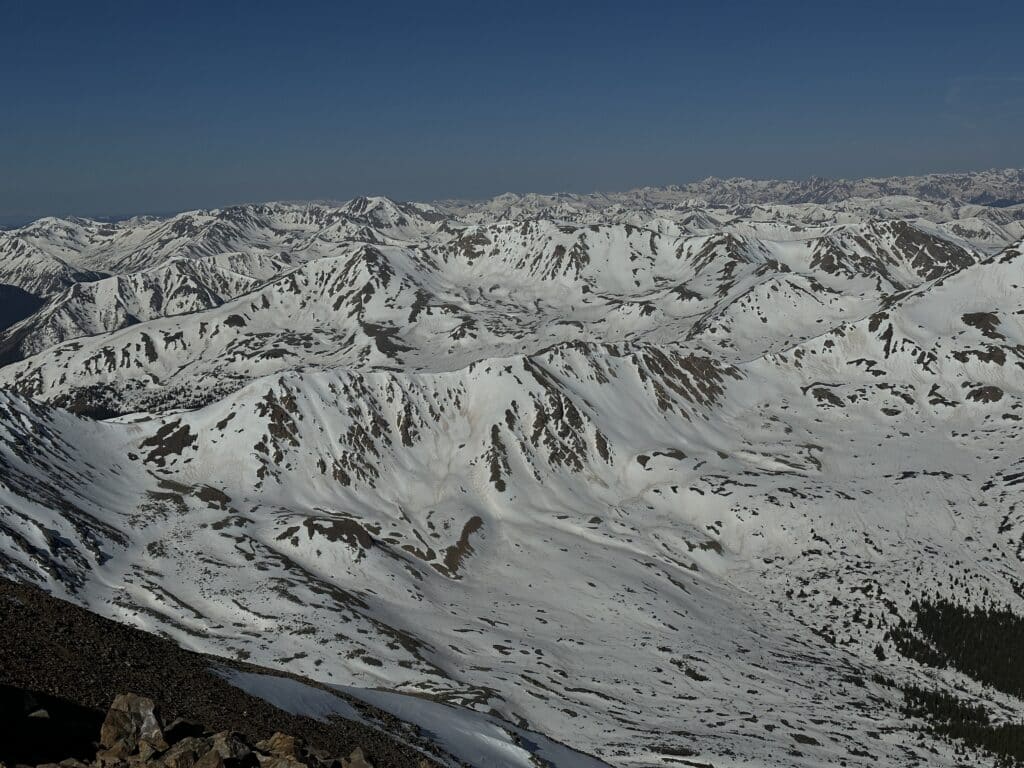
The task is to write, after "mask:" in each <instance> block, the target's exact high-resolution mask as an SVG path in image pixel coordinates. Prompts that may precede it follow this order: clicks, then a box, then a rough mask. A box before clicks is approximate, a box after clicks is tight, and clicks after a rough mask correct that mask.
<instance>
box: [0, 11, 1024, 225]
mask: <svg viewBox="0 0 1024 768" xmlns="http://www.w3.org/2000/svg"><path fill="white" fill-rule="evenodd" d="M1022 32H1024V2H1022V1H1021V0H1017V2H1000V1H998V0H992V1H989V2H984V1H983V0H979V1H977V2H958V3H952V2H942V0H934V1H933V2H902V3H901V2H898V1H897V0H889V2H874V1H872V0H868V1H867V2H865V1H858V2H852V1H850V2H832V1H831V0H821V1H820V2H816V3H800V2H787V1H786V0H776V2H767V1H766V2H727V1H726V0H718V1H717V2H682V0H677V1H675V2H656V1H654V0H651V1H650V2H644V1H643V0H635V1H634V2H627V1H626V0H620V1H619V2H614V3H612V2H602V1H601V0H588V1H587V2H556V1H555V0H549V1H548V2H530V1H529V0H518V1H517V2H508V3H505V2H498V1H496V0H479V1H478V2H443V1H442V0H436V1H435V2H390V3H389V2H380V1H376V2H375V1H363V2H342V1H341V0H338V1H337V2H329V3H328V2H323V3H320V2H301V0H297V1H296V2H283V1H281V0H279V1H278V2H272V3H271V2H260V1H259V0H249V1H247V2H237V3H236V2H226V1H225V2H215V1H214V0H209V1H208V2H203V3H193V2H185V1H176V2H170V1H167V2H156V1H155V0H148V1H147V2H127V1H125V2H103V1H102V0H90V1H89V2H85V1H84V0H80V1H76V2H60V3H58V2H47V1H46V0H0V222H2V221H4V220H7V221H11V220H15V219H19V218H27V217H33V216H36V215H43V214H51V213H52V214H70V213H74V214H112V213H133V212H166V211H172V210H179V209H183V208H191V207H200V206H216V205H223V204H228V203H234V202H242V201H252V200H269V199H299V198H337V199H344V198H348V197H351V196H354V195H357V194H387V195H391V196H393V197H397V198H402V199H433V198H440V197H455V196H462V197H481V196H486V195H492V194H497V193H500V192H503V191H508V190H511V191H527V190H535V191H545V192H554V191H592V190H595V189H603V190H619V189H624V188H629V187H633V186H639V185H644V184H670V183H675V182H685V181H688V180H692V179H697V178H702V177H704V176H708V175H717V176H731V175H744V176H755V177H765V176H773V177H786V178H797V177H805V176H809V175H822V176H847V177H850V176H864V175H875V174H901V173H917V172H925V171H930V170H954V169H972V168H988V167H1004V166H1021V165H1024V56H1022V55H1021V42H1022V39H1024V36H1022Z"/></svg>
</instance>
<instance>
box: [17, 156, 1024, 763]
mask: <svg viewBox="0 0 1024 768" xmlns="http://www.w3.org/2000/svg"><path fill="white" fill-rule="evenodd" d="M1022 238H1024V171H1016V170H1013V171H988V172H980V173H965V174H946V175H941V174H940V175H930V176H925V177H913V178H890V179H866V180H861V181H849V182H847V181H828V180H821V179H814V180H810V181H799V182H789V181H774V182H773V181H749V180H742V179H730V180H718V179H708V180H705V181H702V182H698V183H694V184H689V185H686V186H679V187H668V188H644V189H638V190H634V191H631V192H627V193H622V194H607V195H606V194H592V195H570V194H563V195H535V194H528V195H518V194H515V195H514V194H507V195H502V196H500V197H497V198H494V199H491V200H487V201H483V202H467V201H441V202H434V203H431V204H420V203H399V202H394V201H392V200H390V199H386V198H376V197H374V198H358V199H355V200H351V201H349V202H347V203H344V204H333V203H268V204H263V205H244V206H238V207H233V208H226V209H222V210H209V211H192V212H188V213H182V214H179V215H175V216H172V217H169V218H152V217H138V218H133V219H128V220H124V221H117V222H113V223H108V222H100V221H93V220H86V219H58V218H46V219H40V220H38V221H35V222H33V223H31V224H29V225H27V226H24V227H21V228H19V229H13V230H7V231H3V232H0V284H3V285H0V299H2V303H3V307H2V310H0V312H2V314H0V317H2V322H0V327H3V330H0V573H2V574H3V575H5V576H7V577H8V578H10V579H14V580H16V581H19V582H24V583H27V584H31V585H36V586H38V587H41V588H42V589H44V590H45V591H47V592H49V593H51V594H52V595H55V596H57V597H60V598H63V599H65V600H69V601H71V602H74V603H77V604H79V605H81V606H83V607H85V608H88V609H89V610H90V611H92V612H94V613H96V614H100V615H101V616H103V617H107V618H111V619H115V620H116V621H118V622H122V623H125V624H129V625H134V626H135V627H138V628H141V629H144V630H146V631H148V632H151V633H156V634H160V635H163V636H164V637H166V638H170V639H171V640H173V641H175V642H176V643H177V644H179V645H180V646H182V647H183V648H185V649H188V650H191V651H201V652H204V653H210V654H215V655H218V656H221V657H225V658H226V659H231V660H233V661H234V662H237V661H246V662H249V663H252V664H258V665H262V666H264V667H269V668H276V669H281V670H285V671H287V672H289V673H293V674H296V675H301V676H302V677H304V678H307V679H309V680H313V681H317V682H318V683H322V684H326V685H329V686H337V687H338V690H339V691H345V692H346V694H347V695H351V696H356V697H363V698H364V699H365V700H367V701H370V702H371V703H373V704H374V705H375V706H378V707H381V708H383V709H387V708H388V707H387V706H386V705H385V703H386V702H392V703H393V702H394V701H399V700H400V701H402V702H406V703H404V704H395V705H394V712H395V714H396V715H397V716H398V717H399V718H403V719H404V718H407V717H412V716H413V715H416V716H418V717H420V720H422V721H423V722H427V721H426V720H425V719H424V718H425V717H426V716H425V715H423V714H422V712H421V710H419V709H417V708H416V707H413V706H410V705H409V704H408V702H421V701H422V702H427V701H429V702H433V703H434V704H436V705H437V706H436V707H435V709H432V710H431V712H432V713H433V714H432V715H431V718H432V719H430V721H429V722H430V723H431V724H429V725H424V726H423V727H424V728H426V729H427V730H429V731H431V732H433V733H435V734H438V735H439V738H440V737H441V736H442V735H443V733H444V728H442V727H440V726H438V724H437V720H438V718H439V717H440V716H439V715H437V712H447V713H449V715H448V717H449V718H450V722H451V723H453V725H452V726H451V730H452V732H463V731H466V730H467V729H468V730H472V729H473V728H480V729H484V726H483V725H480V724H481V723H486V724H487V725H486V729H491V730H489V731H487V733H490V732H491V731H493V732H495V733H497V732H501V733H503V734H505V735H506V736H508V740H507V742H501V748H500V749H494V750H492V752H489V753H487V754H489V755H492V757H489V758H487V760H486V761H484V760H482V759H481V760H480V761H479V762H477V763H474V759H473V757H472V756H469V757H465V756H463V757H462V760H463V761H464V762H465V763H467V764H471V765H472V764H475V765H479V766H483V765H487V766H492V765H493V766H499V765H500V766H504V765H508V766H513V765H515V766H518V765H535V766H553V767H554V768H566V767H567V766H584V765H586V766H596V765H599V764H601V763H604V764H607V765H610V766H621V767H622V768H627V767H639V766H680V765H683V766H686V765H688V766H706V765H712V766H715V767H716V768H723V767H724V766H807V767H810V766H825V765H836V766H851V767H852V766H879V765H883V766H897V765H929V766H954V765H970V764H975V765H976V764H979V763H982V762H983V761H985V760H989V761H990V762H991V759H990V758H991V754H992V752H991V751H986V750H987V749H988V747H987V746H986V744H985V743H983V742H984V739H985V738H988V737H987V736H984V734H988V733H1009V732H1011V731H1012V729H1013V728H1017V727H1019V724H1020V722H1021V720H1022V718H1024V700H1022V699H1021V698H1020V696H1019V695H1018V694H1022V695H1024V689H1022V690H1021V691H1017V690H1016V689H1014V688H1013V687H1012V686H1010V685H1008V684H1006V682H1005V681H1006V679H1008V678H1006V677H1005V676H998V675H997V676H995V677H993V675H992V674H990V672H989V671H986V670H988V669H989V668H988V667H987V666H985V667H984V669H981V668H980V667H978V665H974V666H972V664H971V663H970V660H969V659H968V660H965V659H964V658H962V657H961V656H962V654H961V656H957V655H956V653H955V652H953V651H949V649H948V648H947V645H948V643H947V644H946V645H944V643H945V636H944V635H943V634H942V632H941V630H936V628H935V626H933V625H936V624H938V625H942V626H952V624H953V622H954V620H955V619H956V620H959V619H957V617H960V618H962V617H964V616H974V617H975V618H976V619H977V621H976V622H975V623H974V624H971V623H970V622H966V623H965V625H964V626H967V627H975V629H976V628H977V626H978V624H977V622H980V621H990V619H986V618H983V617H984V616H990V615H991V612H992V611H996V610H998V611H1002V613H1000V614H999V615H1000V616H1003V617H1004V618H1005V621H1003V623H1002V624H1000V626H1001V627H1004V628H1005V626H1013V627H1016V626H1017V624H1014V623H1013V622H1014V621H1016V619H1015V618H1014V617H1015V616H1019V615H1020V614H1022V613H1024V598H1022V595H1024V452H1022V451H1021V448H1020V447H1021V445H1022V443H1021V441H1020V433H1021V430H1022V427H1024V422H1022V417H1024V240H1022ZM929 611H931V613H929ZM936 611H938V612H939V613H938V614H936V613H935V612H936ZM942 611H945V613H942ZM971 611H973V612H974V613H973V614H972V613H970V612H971ZM934 615H938V616H939V621H938V622H935V621H931V619H929V617H934ZM929 621H931V623H929ZM1007 622H1009V624H1007ZM957 626H959V624H958V625H957ZM964 631H969V630H964ZM970 631H973V630H970ZM993 642H994V641H993ZM950 647H952V646H950ZM944 649H945V650H944ZM946 651H949V652H948V657H944V656H943V654H944V653H946ZM929 654H931V655H929ZM996 656H997V654H993V658H995V657H996ZM983 666H984V665H983ZM1018 666H1019V665H1018ZM979 669H980V671H979ZM264 687H265V686H264ZM250 692H252V691H250ZM395 694H403V695H402V696H396V695H395ZM929 697H930V698H929ZM943 697H945V698H943ZM940 699H941V700H942V701H952V702H958V704H957V706H960V707H965V708H966V707H970V708H973V709H969V710H968V709H964V710H963V712H967V713H968V715H970V713H971V712H976V711H978V712H981V713H982V714H981V715H978V716H977V717H976V718H975V719H974V720H971V717H974V716H973V715H970V716H967V715H965V716H964V719H966V720H971V722H972V723H973V724H974V725H976V726H977V729H976V730H977V731H978V733H981V734H982V736H977V734H975V736H972V737H970V738H967V737H961V735H958V733H954V731H955V728H952V727H951V726H950V727H945V726H943V723H944V722H946V721H941V722H939V721H936V720H935V718H934V717H930V716H929V715H928V714H927V713H926V712H925V710H926V707H925V706H924V705H923V704H921V702H926V703H927V702H928V701H932V702H934V701H936V700H940ZM382 702H384V703H382ZM438 702H442V703H444V704H448V705H451V706H449V707H441V706H440V704H437V703H438ZM915 702H917V704H915ZM957 711H960V710H957ZM410 713H411V714H410ZM417 713H419V714H417ZM961 714H962V713H961ZM982 716H983V717H982ZM467 718H469V719H467ZM441 719H442V720H443V719H444V718H443V717H442V718H441ZM473 723H476V724H477V725H472V724H473ZM947 725H948V724H947ZM986 729H987V730H986ZM1000 729H1002V730H1000ZM1006 729H1010V731H1007V730H1006ZM972 733H974V732H973V731H972ZM485 737H486V739H491V740H492V741H493V743H498V742H497V741H494V740H495V739H497V736H493V737H492V736H488V735H486V734H485ZM542 737H546V741H545V742H544V743H545V744H547V745H548V746H547V747H546V748H544V749H540V748H538V747H537V744H538V743H539V741H538V740H539V739H541V738H542ZM452 738H454V737H452ZM993 738H995V737H993ZM972 739H973V740H972ZM559 744H560V745H564V746H565V747H568V748H570V749H562V748H560V747H559V748H556V747H557V745H559ZM995 753H996V754H999V752H998V750H997V751H996V752H995ZM481 754H483V753H481ZM965 754H967V755H969V756H970V757H965Z"/></svg>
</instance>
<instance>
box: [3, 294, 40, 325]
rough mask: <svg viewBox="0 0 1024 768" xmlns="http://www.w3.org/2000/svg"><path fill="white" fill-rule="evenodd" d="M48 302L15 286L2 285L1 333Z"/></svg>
mask: <svg viewBox="0 0 1024 768" xmlns="http://www.w3.org/2000/svg"><path fill="white" fill-rule="evenodd" d="M45 303H46V302H45V301H44V300H43V299H41V298H39V297H38V296H34V295H33V294H31V293H29V292H28V291H23V290H22V289H21V288H18V287H17V286H14V285H0V332H2V331H3V330H4V329H6V328H8V327H9V326H12V325H14V324H15V323H17V322H18V321H19V320H24V319H25V318H26V317H28V316H29V315H31V314H32V313H33V312H35V311H36V310H37V309H39V308H40V307H41V306H42V305H43V304H45Z"/></svg>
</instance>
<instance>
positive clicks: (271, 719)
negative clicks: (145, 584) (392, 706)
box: [0, 579, 452, 768]
mask: <svg viewBox="0 0 1024 768" xmlns="http://www.w3.org/2000/svg"><path fill="white" fill-rule="evenodd" d="M0 627H3V630H2V631H0V720H2V722H4V724H5V725H4V729H3V730H4V732H5V735H4V737H3V738H2V739H0V765H6V766H16V765H51V764H58V763H59V764H60V765H62V766H63V767H64V768H82V766H85V765H96V766H104V768H113V767H114V766H129V765H131V766H143V765H146V766H149V765H153V766H157V765H159V766H164V767H165V768H193V766H196V768H256V766H261V767H262V768H298V767H299V766H308V767H309V768H330V767H332V766H333V767H334V768H365V767H366V766H373V767H374V768H389V767H393V768H406V767H407V766H432V765H437V764H438V762H445V763H448V762H452V761H451V760H450V758H447V757H446V756H444V755H438V754H437V753H436V752H433V750H432V748H431V747H430V746H429V745H428V744H427V743H426V742H425V740H423V739H422V738H421V737H420V736H419V734H418V733H417V732H416V729H415V728H414V727H413V726H410V725H408V724H405V723H403V722H401V721H399V720H397V719H395V718H393V717H391V716H389V715H387V714H385V713H382V712H379V711H376V710H372V709H371V708H368V707H367V706H366V705H364V704H361V703H359V702H355V701H351V700H350V703H351V704H352V705H353V706H354V707H356V708H357V709H359V711H360V713H361V714H364V715H365V716H366V717H367V718H368V719H370V720H372V721H374V722H377V723H379V724H380V729H377V728H373V727H370V726H368V725H365V724H363V723H359V722H354V721H351V720H345V719H342V718H337V717H334V718H331V719H329V720H325V721H321V720H316V719H313V718H309V717H301V716H297V715H294V714H289V713H288V712H284V711H282V710H280V709H277V708H276V707H274V706H273V705H271V704H269V703H268V702H266V701H264V700H263V699H260V698H257V697H254V696H250V695H249V694H247V693H245V692H244V691H242V690H240V689H238V688H236V687H234V686H232V685H231V684H229V683H228V682H227V681H226V680H225V679H224V678H223V677H221V676H220V675H218V674H217V673H216V672H214V671H213V668H214V666H215V665H216V666H217V667H225V666H230V667H233V668H236V669H242V670H246V671H259V672H261V673H265V674H276V673H272V672H269V671H267V670H262V669H260V668H258V667H254V666H252V665H244V664H237V663H228V662H225V660H223V659H219V658H213V657H209V656H205V655H203V654H199V653H193V652H190V651H187V650H183V649H181V648H179V647H178V646H177V645H175V644H174V643H172V642H170V641H169V640H166V639H164V638H161V637H157V636H155V635H150V634H147V633H145V632H142V631H140V630H138V629H135V628H132V627H128V626H125V625H122V624H118V623H116V622H113V621H110V620H108V619H104V618H102V617H100V616H97V615H95V614H92V613H90V612H88V611H86V610H84V609H82V608H79V607H78V606H75V605H72V604H70V603H66V602H64V601H62V600H58V599H56V598H54V597H51V596H49V595H47V594H46V593H44V592H42V591H40V590H38V589H36V588H34V587H31V586H28V585H24V584H18V583H15V582H11V581H7V580H5V579H0ZM303 682H305V683H306V684H308V685H313V686H316V685H317V684H316V683H312V682H309V681H303ZM125 691H131V692H132V693H122V692H125ZM332 693H335V694H336V693H337V692H335V691H332ZM104 713H106V714H104ZM413 745H415V746H413Z"/></svg>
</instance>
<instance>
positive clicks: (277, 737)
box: [0, 693, 435, 768]
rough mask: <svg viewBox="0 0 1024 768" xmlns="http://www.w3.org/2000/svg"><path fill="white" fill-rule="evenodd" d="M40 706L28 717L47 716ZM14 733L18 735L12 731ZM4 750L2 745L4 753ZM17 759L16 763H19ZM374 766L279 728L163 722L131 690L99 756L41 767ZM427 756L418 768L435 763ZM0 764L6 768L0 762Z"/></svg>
mask: <svg viewBox="0 0 1024 768" xmlns="http://www.w3.org/2000/svg"><path fill="white" fill-rule="evenodd" d="M50 717H51V716H50V713H49V712H48V711H47V710H45V709H43V708H39V709H36V710H34V711H32V712H31V713H29V714H28V718H29V719H30V720H36V721H38V720H41V719H49V718H50ZM12 735H14V736H15V737H16V735H15V734H12ZM2 754H3V749H2V748H0V755H2ZM20 766H21V764H16V765H15V768H20ZM143 766H147V767H148V766H153V767H154V768H156V767H159V768H374V763H373V762H372V761H371V759H370V758H369V756H368V755H366V754H365V753H364V752H363V749H362V747H356V749H355V750H353V752H352V753H351V754H350V755H348V756H347V757H340V758H335V757H332V756H330V755H327V754H324V753H322V752H320V751H319V750H314V749H311V748H309V747H308V746H307V745H306V743H305V742H304V741H303V740H302V739H301V738H297V737H295V736H289V735H288V734H285V733H281V732H275V733H274V734H273V735H272V736H270V737H269V738H267V739H264V740H262V741H257V742H256V743H254V744H253V743H250V741H249V740H247V739H246V737H245V736H243V735H241V734H239V733H234V732H232V731H219V732H217V733H211V732H209V731H207V730H205V729H204V728H203V727H202V726H201V725H198V724H196V723H192V722H189V721H187V720H183V719H180V718H179V719H176V720H174V721H172V722H170V723H168V724H166V725H164V724H162V723H161V720H160V716H159V713H158V710H157V707H156V705H155V704H154V702H153V700H152V699H149V698H146V697H145V696H137V695H135V694H133V693H123V694H119V695H118V696H117V697H116V698H115V699H114V703H113V704H112V705H111V707H110V710H109V711H108V712H107V715H106V718H105V719H104V721H103V725H102V727H101V728H100V733H99V742H98V749H97V751H96V755H95V758H93V759H92V760H85V759H79V758H68V759H66V760H62V761H61V762H60V763H43V764H41V765H40V766H38V768H129V767H130V768H142V767H143ZM434 766H435V764H434V763H431V762H430V761H428V760H426V759H424V760H420V761H419V764H418V766H417V768H434ZM0 768H6V766H5V764H4V763H3V762H0Z"/></svg>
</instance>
